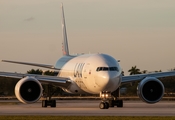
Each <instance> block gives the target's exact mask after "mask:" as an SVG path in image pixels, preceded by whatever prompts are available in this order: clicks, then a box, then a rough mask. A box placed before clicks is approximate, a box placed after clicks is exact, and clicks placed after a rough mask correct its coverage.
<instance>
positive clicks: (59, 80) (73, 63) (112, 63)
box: [0, 4, 175, 109]
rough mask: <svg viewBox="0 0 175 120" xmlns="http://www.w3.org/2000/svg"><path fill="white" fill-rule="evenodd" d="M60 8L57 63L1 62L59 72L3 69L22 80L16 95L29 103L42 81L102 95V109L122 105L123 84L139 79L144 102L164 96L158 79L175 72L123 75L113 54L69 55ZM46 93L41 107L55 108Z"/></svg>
mask: <svg viewBox="0 0 175 120" xmlns="http://www.w3.org/2000/svg"><path fill="white" fill-rule="evenodd" d="M61 10H62V32H63V44H62V45H63V46H62V47H63V48H62V50H63V56H62V57H61V58H60V59H59V60H58V61H57V62H56V64H55V65H45V64H36V63H27V62H17V61H10V60H2V62H9V63H16V64H23V65H31V66H37V67H43V68H49V69H53V70H57V71H59V72H58V75H57V76H46V75H33V74H21V73H11V72H0V76H1V77H11V78H18V79H19V81H18V82H17V84H16V86H15V95H16V97H17V99H18V100H19V101H21V102H22V103H26V104H30V103H35V102H37V101H38V100H40V98H41V97H42V96H43V87H42V84H47V85H48V86H50V87H49V90H52V88H53V86H54V87H59V88H61V89H62V90H64V91H65V92H68V93H72V94H99V96H100V97H101V102H100V104H99V108H100V109H108V108H109V107H114V106H117V107H123V100H122V99H120V86H121V84H125V83H132V82H134V81H140V82H139V84H138V87H137V94H138V96H139V97H140V99H141V100H143V101H144V102H146V103H150V104H151V103H157V102H159V101H160V100H161V99H162V97H163V95H164V85H163V84H162V82H161V81H160V80H159V79H158V78H161V77H168V76H175V72H174V71H172V72H160V73H150V74H138V75H131V76H122V69H121V67H120V65H119V61H118V60H116V59H115V58H113V57H112V56H110V55H107V54H101V53H97V54H80V55H70V54H69V48H68V40H67V33H66V24H65V17H64V9H63V5H62V4H61ZM47 96H49V97H48V98H47V99H46V100H42V107H47V106H51V107H56V100H54V99H53V98H52V94H51V92H48V94H47Z"/></svg>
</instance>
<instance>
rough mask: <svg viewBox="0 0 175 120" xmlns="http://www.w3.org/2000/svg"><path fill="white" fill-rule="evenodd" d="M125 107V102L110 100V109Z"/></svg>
mask: <svg viewBox="0 0 175 120" xmlns="http://www.w3.org/2000/svg"><path fill="white" fill-rule="evenodd" d="M114 106H117V107H123V100H109V107H114Z"/></svg>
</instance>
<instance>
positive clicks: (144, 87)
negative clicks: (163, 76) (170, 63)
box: [137, 77, 164, 103]
mask: <svg viewBox="0 0 175 120" xmlns="http://www.w3.org/2000/svg"><path fill="white" fill-rule="evenodd" d="M137 94H138V96H139V97H140V99H142V100H143V101H144V102H147V103H156V102H159V101H160V100H161V99H162V97H163V95H164V85H163V83H162V82H161V81H160V80H158V79H157V78H155V77H146V78H145V79H143V80H142V81H141V82H140V83H139V85H138V86H137Z"/></svg>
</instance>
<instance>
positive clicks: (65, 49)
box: [61, 3, 69, 55]
mask: <svg viewBox="0 0 175 120" xmlns="http://www.w3.org/2000/svg"><path fill="white" fill-rule="evenodd" d="M61 10H62V32H63V44H62V51H63V55H69V47H68V41H67V33H66V24H65V17H64V9H63V3H61Z"/></svg>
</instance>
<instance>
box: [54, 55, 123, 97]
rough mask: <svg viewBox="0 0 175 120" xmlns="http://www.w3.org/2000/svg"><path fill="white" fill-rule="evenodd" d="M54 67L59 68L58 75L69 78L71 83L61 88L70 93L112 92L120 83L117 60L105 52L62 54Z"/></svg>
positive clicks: (119, 69)
mask: <svg viewBox="0 0 175 120" xmlns="http://www.w3.org/2000/svg"><path fill="white" fill-rule="evenodd" d="M55 68H57V69H60V71H59V74H58V76H59V77H68V78H70V80H71V82H72V84H71V85H70V86H69V87H68V88H63V90H65V91H67V92H70V93H76V94H82V93H90V94H99V93H100V92H102V91H108V92H113V91H115V90H116V89H117V88H118V87H119V86H120V84H121V72H122V71H121V68H120V66H119V64H118V61H116V60H115V59H114V58H113V57H111V56H109V55H106V54H85V55H79V56H63V57H62V58H60V59H59V60H58V61H57V63H56V65H55Z"/></svg>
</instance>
